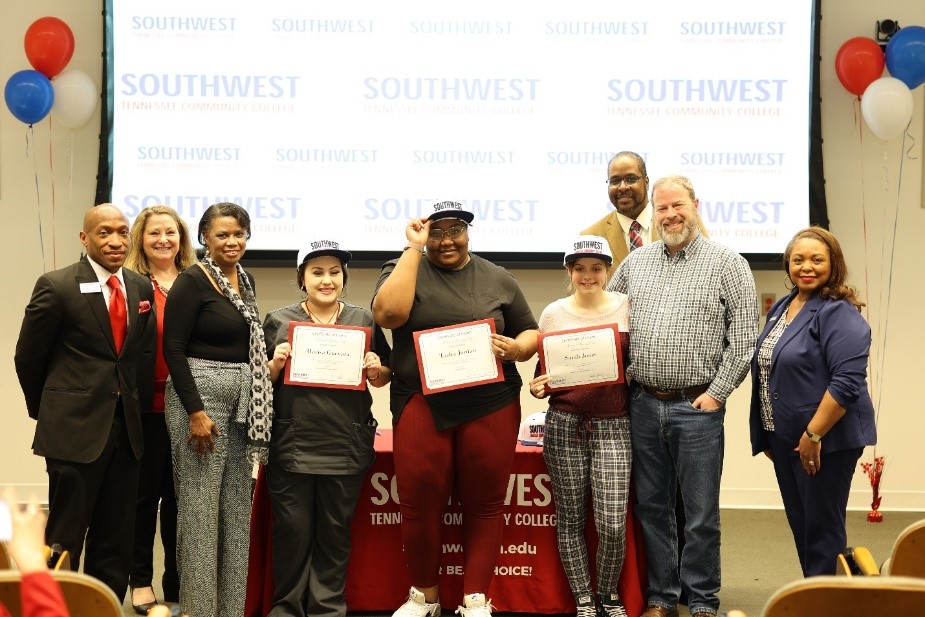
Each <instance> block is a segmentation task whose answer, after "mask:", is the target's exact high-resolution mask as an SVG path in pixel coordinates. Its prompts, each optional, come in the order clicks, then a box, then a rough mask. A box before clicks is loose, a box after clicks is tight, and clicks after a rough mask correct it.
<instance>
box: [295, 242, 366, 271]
mask: <svg viewBox="0 0 925 617" xmlns="http://www.w3.org/2000/svg"><path fill="white" fill-rule="evenodd" d="M324 255H331V256H333V257H337V258H338V259H340V260H341V262H342V263H347V262H348V261H350V258H351V257H353V255H351V254H350V252H349V251H345V250H343V249H341V248H340V243H339V242H337V241H335V240H330V239H327V238H319V239H317V240H312V241H311V242H310V243H309V244H308V247H307V248H304V249H302V250H301V251H299V256H298V257H297V258H296V262H295V265H296V267H299V266H301V265H302V264H304V263H305V262H306V261H308V260H309V259H314V258H315V257H323V256H324Z"/></svg>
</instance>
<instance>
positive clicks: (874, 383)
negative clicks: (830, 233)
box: [854, 110, 880, 423]
mask: <svg viewBox="0 0 925 617" xmlns="http://www.w3.org/2000/svg"><path fill="white" fill-rule="evenodd" d="M855 111H856V110H855ZM854 119H855V122H857V119H858V117H857V113H855V116H854ZM858 160H859V161H860V166H861V169H860V177H861V229H862V232H863V237H864V242H863V246H864V288H865V289H866V290H867V293H868V296H870V295H871V286H870V250H871V247H870V236H869V234H868V230H867V190H866V187H865V184H864V178H865V177H866V176H867V174H866V172H865V171H864V125H863V123H861V124H860V125H859V126H858ZM866 309H867V310H866V312H867V321H868V323H871V324H872V322H873V316H872V315H871V306H870V300H869V299H868V305H867V307H866ZM872 325H873V324H872ZM878 357H879V356H878V355H877V348H876V346H874V348H873V349H872V350H871V354H870V358H869V359H868V370H869V371H870V384H871V388H872V389H874V398H875V399H876V395H877V394H878V393H879V392H880V385H879V382H878V380H877V366H878V363H877V358H878ZM875 413H876V414H879V409H877V410H875ZM878 421H879V417H875V423H876V422H878Z"/></svg>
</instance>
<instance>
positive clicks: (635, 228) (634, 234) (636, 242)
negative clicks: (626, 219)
mask: <svg viewBox="0 0 925 617" xmlns="http://www.w3.org/2000/svg"><path fill="white" fill-rule="evenodd" d="M641 231H642V225H640V224H639V221H633V222H632V223H631V224H630V251H635V250H636V249H638V248H639V247H640V246H642V235H641V234H640V233H639V232H641Z"/></svg>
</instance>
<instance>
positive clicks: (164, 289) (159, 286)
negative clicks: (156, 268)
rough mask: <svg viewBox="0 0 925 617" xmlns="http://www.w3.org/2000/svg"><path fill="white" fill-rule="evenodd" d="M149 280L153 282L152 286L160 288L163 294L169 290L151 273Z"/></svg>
mask: <svg viewBox="0 0 925 617" xmlns="http://www.w3.org/2000/svg"><path fill="white" fill-rule="evenodd" d="M151 282H152V283H154V286H155V287H157V288H158V289H160V290H161V293H162V294H164V295H165V296H166V295H167V293H168V292H169V291H170V287H164V286H163V285H161V282H160V281H159V280H157V279H156V278H154V275H153V274H152V275H151Z"/></svg>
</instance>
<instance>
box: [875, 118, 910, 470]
mask: <svg viewBox="0 0 925 617" xmlns="http://www.w3.org/2000/svg"><path fill="white" fill-rule="evenodd" d="M906 129H907V130H908V126H907V127H906ZM904 145H905V136H904V137H903V143H900V145H899V172H898V177H897V180H896V207H895V209H894V210H893V237H892V238H890V242H889V255H890V258H889V260H888V261H887V260H884V261H885V262H886V263H887V264H888V267H887V272H886V275H887V276H886V302H885V303H884V307H883V311H882V313H883V315H884V319H883V332H882V334H881V336H880V367H879V370H878V372H879V373H880V374H881V375H882V374H883V370H884V369H883V366H884V363H885V360H886V346H887V331H888V327H889V323H890V322H889V320H888V319H886V316H887V315H889V313H890V304H892V300H893V269H894V268H893V265H894V259H895V257H896V234H897V230H898V229H899V202H900V199H899V198H900V195H901V194H902V188H903V163H904V162H905V161H904V160H903V159H904V158H905V157H904V156H903V150H904ZM881 268H882V266H881ZM881 271H882V270H881ZM881 284H882V283H881ZM882 295H883V294H882V292H881V296H882ZM882 397H883V389H882V388H879V389H878V391H877V406H876V409H875V413H876V420H875V421H876V422H877V423H878V424H879V421H880V402H881V399H882ZM874 453H875V454H876V449H875V450H874Z"/></svg>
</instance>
